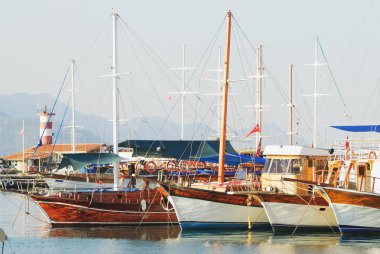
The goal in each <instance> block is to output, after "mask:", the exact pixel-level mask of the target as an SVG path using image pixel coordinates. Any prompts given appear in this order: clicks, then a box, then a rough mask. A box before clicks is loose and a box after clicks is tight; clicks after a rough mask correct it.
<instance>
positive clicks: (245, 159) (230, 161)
mask: <svg viewBox="0 0 380 254" xmlns="http://www.w3.org/2000/svg"><path fill="white" fill-rule="evenodd" d="M224 158H225V164H227V165H232V166H237V165H239V164H240V163H255V164H260V165H264V164H265V159H264V158H260V157H251V156H249V155H243V154H238V153H226V156H225V157H224ZM199 160H200V161H203V162H212V163H218V162H219V156H218V155H215V156H210V157H201V158H200V159H199Z"/></svg>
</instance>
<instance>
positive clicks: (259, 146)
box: [255, 138, 261, 157]
mask: <svg viewBox="0 0 380 254" xmlns="http://www.w3.org/2000/svg"><path fill="white" fill-rule="evenodd" d="M260 155H261V138H260V141H259V144H258V145H257V149H256V154H255V157H260Z"/></svg>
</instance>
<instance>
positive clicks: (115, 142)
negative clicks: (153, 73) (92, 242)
mask: <svg viewBox="0 0 380 254" xmlns="http://www.w3.org/2000/svg"><path fill="white" fill-rule="evenodd" d="M112 17H113V19H112V20H113V22H112V24H113V26H112V67H111V68H112V77H113V79H112V81H113V82H112V99H113V105H112V109H113V110H112V112H113V126H112V127H113V153H114V154H119V143H118V141H119V101H118V87H117V78H118V74H117V59H116V56H117V37H116V21H117V17H118V14H117V13H116V12H114V13H113V14H112ZM113 186H114V189H115V190H117V189H118V188H119V163H114V170H113Z"/></svg>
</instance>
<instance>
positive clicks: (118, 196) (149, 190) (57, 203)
mask: <svg viewBox="0 0 380 254" xmlns="http://www.w3.org/2000/svg"><path fill="white" fill-rule="evenodd" d="M112 17H113V30H112V31H113V34H112V38H113V64H112V68H111V69H112V75H111V76H112V78H113V153H114V157H118V153H119V148H118V138H119V137H118V124H119V119H118V100H117V91H118V86H117V79H118V76H119V74H118V73H117V61H116V56H117V48H116V24H117V20H118V18H119V16H118V14H117V13H113V15H112ZM133 183H134V181H131V186H129V187H130V188H120V185H119V162H118V161H114V163H113V190H107V191H106V190H104V189H92V190H90V191H81V192H78V191H70V192H64V191H62V192H59V193H56V194H54V195H50V196H38V195H32V196H31V197H32V199H33V200H34V201H35V202H36V203H37V204H38V205H39V207H40V208H41V209H42V210H43V213H44V215H45V216H46V219H47V220H48V222H49V223H50V224H51V225H52V226H94V225H102V226H106V225H110V226H113V225H152V224H154V225H157V224H168V223H174V224H175V223H177V217H176V214H175V212H174V209H173V207H172V206H171V204H170V203H167V202H166V200H165V198H164V197H163V196H162V194H161V193H162V192H161V191H160V190H159V188H158V187H157V185H155V184H150V183H149V182H148V181H144V185H143V187H142V188H141V189H138V188H136V186H134V185H133Z"/></svg>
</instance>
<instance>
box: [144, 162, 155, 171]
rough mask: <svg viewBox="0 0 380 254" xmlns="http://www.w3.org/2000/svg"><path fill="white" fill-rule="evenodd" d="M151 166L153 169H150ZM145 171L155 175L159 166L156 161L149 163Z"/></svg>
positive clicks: (146, 164)
mask: <svg viewBox="0 0 380 254" xmlns="http://www.w3.org/2000/svg"><path fill="white" fill-rule="evenodd" d="M149 165H151V166H152V167H149ZM145 170H146V171H148V173H149V174H153V173H154V172H156V170H157V165H156V163H155V162H154V161H148V162H147V163H145Z"/></svg>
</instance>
